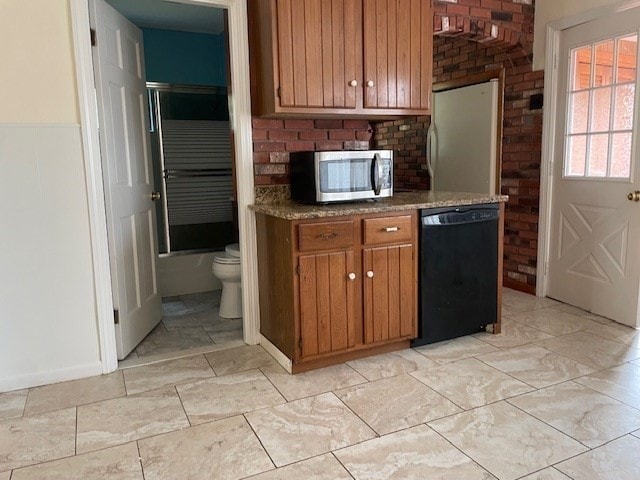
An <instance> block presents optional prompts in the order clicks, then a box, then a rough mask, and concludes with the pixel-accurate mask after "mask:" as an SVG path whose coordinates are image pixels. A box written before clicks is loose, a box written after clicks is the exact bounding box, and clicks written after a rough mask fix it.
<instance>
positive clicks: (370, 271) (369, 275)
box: [367, 270, 373, 278]
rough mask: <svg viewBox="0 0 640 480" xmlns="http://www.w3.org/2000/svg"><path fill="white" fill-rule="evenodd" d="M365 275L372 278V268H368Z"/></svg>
mask: <svg viewBox="0 0 640 480" xmlns="http://www.w3.org/2000/svg"><path fill="white" fill-rule="evenodd" d="M367 277H369V278H373V270H369V271H368V272H367Z"/></svg>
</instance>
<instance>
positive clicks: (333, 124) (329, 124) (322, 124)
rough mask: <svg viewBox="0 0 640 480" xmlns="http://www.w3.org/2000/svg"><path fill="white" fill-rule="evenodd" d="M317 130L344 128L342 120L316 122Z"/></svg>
mask: <svg viewBox="0 0 640 480" xmlns="http://www.w3.org/2000/svg"><path fill="white" fill-rule="evenodd" d="M314 125H315V128H343V126H342V120H324V119H323V120H316V121H315V122H314Z"/></svg>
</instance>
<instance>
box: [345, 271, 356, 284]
mask: <svg viewBox="0 0 640 480" xmlns="http://www.w3.org/2000/svg"><path fill="white" fill-rule="evenodd" d="M347 277H348V278H349V280H351V281H352V282H353V281H354V280H355V279H356V274H355V273H353V272H351V273H350V274H349V275H347Z"/></svg>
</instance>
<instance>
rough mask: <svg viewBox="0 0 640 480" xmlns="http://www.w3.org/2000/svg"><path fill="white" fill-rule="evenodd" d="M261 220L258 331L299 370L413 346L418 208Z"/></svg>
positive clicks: (262, 217) (415, 313)
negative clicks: (391, 211) (401, 210)
mask: <svg viewBox="0 0 640 480" xmlns="http://www.w3.org/2000/svg"><path fill="white" fill-rule="evenodd" d="M256 219H257V227H258V239H257V240H258V269H259V283H260V332H261V333H262V335H264V336H265V337H266V338H267V339H268V340H269V341H270V342H271V343H273V344H274V345H275V346H276V347H277V348H278V349H279V350H280V351H281V352H283V353H284V354H285V355H286V356H288V357H289V358H290V359H291V360H292V362H293V371H294V372H296V371H303V370H307V369H310V368H316V367H319V366H324V365H329V364H332V363H339V362H341V361H345V360H348V359H351V358H357V357H361V356H366V355H370V354H374V353H379V352H383V351H391V350H393V349H398V348H404V347H408V341H409V340H410V339H411V338H414V337H415V336H416V335H417V310H418V309H417V299H418V296H417V294H418V291H417V286H418V273H417V272H418V265H417V257H418V255H417V251H416V246H417V233H418V230H417V228H418V227H417V212H413V211H412V212H403V213H402V214H393V215H389V214H386V215H366V216H354V217H348V218H347V217H337V218H330V219H324V218H323V219H314V220H284V219H281V218H276V217H271V216H267V215H263V214H257V216H256Z"/></svg>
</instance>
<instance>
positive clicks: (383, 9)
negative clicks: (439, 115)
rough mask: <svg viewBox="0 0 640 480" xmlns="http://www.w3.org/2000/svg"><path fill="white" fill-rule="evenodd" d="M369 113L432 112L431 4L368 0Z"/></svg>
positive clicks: (366, 77)
mask: <svg viewBox="0 0 640 480" xmlns="http://www.w3.org/2000/svg"><path fill="white" fill-rule="evenodd" d="M363 17H364V27H363V30H364V82H365V85H364V106H365V108H398V109H423V110H427V109H429V108H430V99H431V82H432V79H431V76H432V54H433V37H432V35H433V34H432V31H433V23H432V22H433V13H432V9H431V2H430V1H429V0H363Z"/></svg>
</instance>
